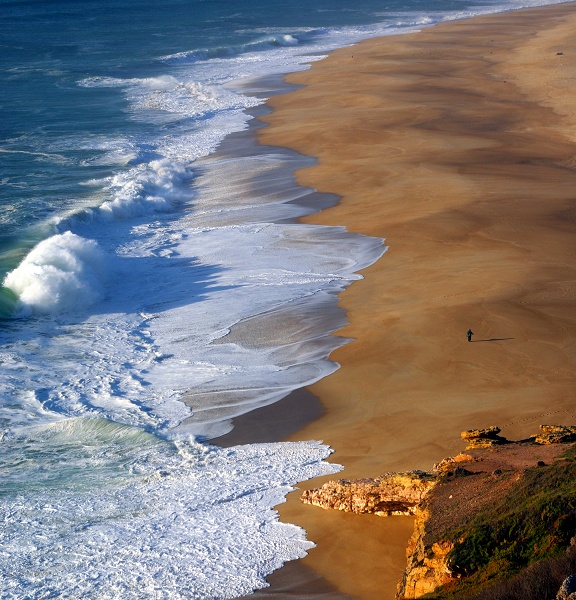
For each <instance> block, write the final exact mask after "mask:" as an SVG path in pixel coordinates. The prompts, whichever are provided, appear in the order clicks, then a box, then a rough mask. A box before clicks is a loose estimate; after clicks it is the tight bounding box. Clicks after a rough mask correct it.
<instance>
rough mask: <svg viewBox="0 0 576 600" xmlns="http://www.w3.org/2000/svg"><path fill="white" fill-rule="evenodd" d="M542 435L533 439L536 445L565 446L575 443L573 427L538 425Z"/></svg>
mask: <svg viewBox="0 0 576 600" xmlns="http://www.w3.org/2000/svg"><path fill="white" fill-rule="evenodd" d="M540 429H541V430H542V433H541V434H540V435H537V436H536V437H535V438H534V442H535V443H536V444H546V445H547V444H566V443H569V442H574V441H576V426H574V425H540Z"/></svg>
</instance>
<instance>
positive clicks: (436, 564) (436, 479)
mask: <svg viewBox="0 0 576 600" xmlns="http://www.w3.org/2000/svg"><path fill="white" fill-rule="evenodd" d="M540 430H541V433H540V434H538V435H534V436H531V437H530V438H528V439H525V440H521V441H517V442H516V441H510V440H507V439H506V438H504V437H502V436H500V435H499V434H500V428H499V427H495V426H493V427H489V428H486V429H471V430H468V431H464V432H462V433H461V437H462V439H464V440H465V441H466V442H467V444H468V446H467V450H470V453H460V454H458V455H457V456H454V457H452V458H447V459H444V460H443V461H441V462H440V463H438V464H437V465H434V469H433V471H432V472H431V473H426V472H423V471H410V472H407V473H387V474H386V475H383V476H381V477H378V478H375V479H356V480H346V479H340V480H338V481H329V482H327V483H325V484H324V485H323V486H322V487H320V488H317V489H313V490H307V491H305V492H304V493H303V494H302V496H301V500H302V502H304V503H306V504H313V505H315V506H319V507H321V508H326V509H328V508H330V509H335V510H342V511H347V512H353V513H357V514H362V513H371V514H376V515H379V516H389V515H414V516H415V517H416V518H415V524H414V533H413V535H412V537H411V539H410V542H409V544H408V548H407V567H406V571H405V573H404V576H403V578H402V581H401V582H400V583H399V585H398V593H397V598H401V599H414V598H420V597H421V596H423V595H424V594H427V593H430V592H433V591H434V590H436V589H437V588H438V587H440V586H443V585H445V584H447V583H450V582H454V581H456V580H457V579H459V576H460V575H459V574H457V573H455V572H452V571H451V569H450V566H449V561H448V555H449V554H450V552H451V551H452V550H453V548H454V544H455V542H453V541H449V540H448V539H447V537H449V536H447V535H446V533H447V532H448V531H450V530H451V529H454V526H455V525H456V524H459V525H465V524H466V523H468V522H470V519H471V517H472V516H473V515H474V513H475V511H478V510H480V509H481V508H482V506H483V505H486V504H489V503H491V502H493V501H494V499H495V498H497V497H499V496H500V497H501V496H503V495H504V494H505V493H506V492H507V490H509V489H510V487H511V486H513V485H514V482H516V481H519V480H520V478H521V477H522V474H523V473H524V472H525V470H526V469H529V468H531V467H536V466H540V465H546V464H550V463H551V462H553V461H555V460H557V459H558V460H563V459H559V458H558V457H559V456H561V454H562V452H563V450H562V449H560V448H554V447H553V446H552V445H555V444H563V443H570V442H575V441H576V426H559V425H541V426H540ZM537 446H540V448H539V449H537V448H536V447H537ZM547 446H550V447H549V448H547ZM543 459H545V460H543ZM503 473H504V474H505V476H504V475H503ZM460 541H461V540H460ZM573 583H574V582H572V581H570V582H567V583H566V586H564V587H566V590H568V584H570V585H572V584H573ZM563 589H564V588H563ZM561 592H562V590H561ZM561 592H559V594H560V593H561ZM562 593H563V592H562ZM570 594H573V595H570ZM557 600H576V592H573V591H570V592H569V593H568V595H566V594H565V595H564V596H560V595H559V596H558V598H557Z"/></svg>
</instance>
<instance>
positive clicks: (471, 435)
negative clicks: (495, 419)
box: [460, 425, 509, 450]
mask: <svg viewBox="0 0 576 600" xmlns="http://www.w3.org/2000/svg"><path fill="white" fill-rule="evenodd" d="M499 433H500V427H496V426H495V425H493V426H492V427H488V428H487V429H469V430H468V431H463V432H462V433H461V434H460V437H461V438H462V439H463V440H466V442H467V443H468V446H467V447H466V450H470V449H472V448H489V447H490V446H496V445H499V444H508V443H509V442H508V440H507V439H506V438H505V437H501V436H500V435H498V434H499Z"/></svg>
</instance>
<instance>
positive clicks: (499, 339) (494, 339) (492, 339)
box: [470, 337, 515, 342]
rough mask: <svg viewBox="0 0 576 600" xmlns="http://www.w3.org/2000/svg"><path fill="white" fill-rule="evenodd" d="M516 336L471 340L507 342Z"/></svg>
mask: <svg viewBox="0 0 576 600" xmlns="http://www.w3.org/2000/svg"><path fill="white" fill-rule="evenodd" d="M513 339H515V338H512V337H510V338H490V339H487V340H470V341H471V342H505V341H506V340H513Z"/></svg>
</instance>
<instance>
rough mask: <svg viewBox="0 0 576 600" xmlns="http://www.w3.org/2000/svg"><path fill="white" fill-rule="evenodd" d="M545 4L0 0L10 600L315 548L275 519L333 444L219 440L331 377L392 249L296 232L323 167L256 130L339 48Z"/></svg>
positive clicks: (4, 549) (195, 584)
mask: <svg viewBox="0 0 576 600" xmlns="http://www.w3.org/2000/svg"><path fill="white" fill-rule="evenodd" d="M543 3H545V2H539V1H538V0H535V1H531V0H529V1H527V2H510V1H495V2H486V1H482V2H480V1H477V2H470V1H468V0H454V1H448V0H437V1H432V0H427V1H424V0H411V1H410V2H400V1H398V0H390V1H389V2H377V1H375V0H356V1H355V2H354V3H351V2H349V1H345V0H330V1H327V0H307V1H306V2H303V1H300V0H291V1H290V2H287V1H280V0H275V1H274V2H264V1H263V0H260V1H257V0H243V1H238V0H220V1H218V2H216V1H214V0H172V1H157V2H138V3H136V2H128V1H126V0H117V1H114V2H112V1H110V0H93V1H88V0H83V1H82V2H80V1H70V0H54V1H51V0H34V1H32V0H29V1H22V2H16V1H6V0H0V47H1V51H0V90H1V91H0V107H1V111H2V118H1V119H0V182H1V183H2V188H1V189H2V193H1V196H0V275H1V277H2V281H3V288H2V289H1V290H0V332H1V333H0V343H1V346H0V424H1V426H2V433H1V434H0V439H1V443H0V477H1V480H2V487H1V488H0V512H1V519H2V522H3V524H4V527H3V529H2V531H1V532H0V536H1V538H2V539H1V543H0V578H1V581H0V589H1V590H2V594H1V595H2V597H3V598H23V597H26V598H48V597H70V598H80V597H82V598H99V599H100V598H118V599H120V598H121V599H126V598H170V599H173V598H202V599H207V598H234V597H236V596H238V595H241V594H246V593H249V592H251V591H253V590H255V589H258V588H260V587H263V586H265V585H266V583H265V577H266V575H268V574H269V573H270V572H272V571H273V570H274V569H276V568H278V567H280V566H281V565H282V564H283V563H284V562H286V561H288V560H292V559H295V558H298V557H301V556H303V555H304V554H305V552H306V550H307V549H309V548H310V547H311V546H312V542H311V541H309V540H307V539H306V535H305V532H303V531H302V530H300V529H298V528H296V527H293V526H291V525H286V524H281V523H279V522H278V520H277V518H276V513H275V512H274V511H273V509H272V507H273V506H275V505H276V504H278V503H279V502H281V501H282V500H283V498H284V496H285V494H286V493H287V492H288V491H289V489H290V488H291V486H293V485H295V484H296V483H298V482H299V481H302V480H304V479H307V478H310V477H313V476H316V475H319V474H325V473H330V472H335V471H337V470H338V466H337V465H333V464H330V463H327V462H324V459H325V458H327V457H328V455H329V454H330V449H328V448H326V447H325V446H323V445H322V444H319V443H317V442H301V443H297V444H285V443H278V444H253V445H246V446H238V447H236V448H231V449H226V450H225V449H220V448H217V447H214V446H211V445H209V443H208V442H209V440H210V439H212V438H214V437H217V436H218V435H220V434H222V433H225V432H227V431H229V430H230V429H231V428H232V427H233V418H234V417H235V416H237V415H240V414H242V413H245V412H248V411H250V410H253V409H254V408H257V407H259V406H263V405H266V404H269V403H272V402H275V401H277V400H279V399H281V398H283V397H285V396H286V395H287V394H288V393H289V392H290V391H291V390H294V389H296V388H299V387H302V386H304V385H307V384H310V383H313V382H314V381H317V380H318V379H320V378H322V377H325V376H326V375H328V374H330V373H331V372H333V371H334V370H335V369H336V368H337V365H335V364H334V363H332V362H331V361H329V360H328V359H327V357H328V355H329V353H330V352H331V350H333V349H334V348H335V347H337V346H339V345H341V344H342V343H345V341H346V340H342V339H339V338H337V337H334V336H330V335H329V334H330V333H333V332H334V331H336V330H337V329H338V328H339V327H341V326H342V325H343V324H344V323H345V316H344V315H343V314H342V312H341V311H339V309H338V308H337V306H336V302H337V300H336V295H337V294H338V292H340V291H341V290H342V289H344V287H346V286H347V285H349V284H350V283H351V282H352V281H354V280H355V279H358V278H359V277H360V276H359V275H357V272H358V271H359V270H360V269H362V268H363V267H365V266H367V265H369V264H371V263H372V262H374V261H375V260H378V259H379V258H380V257H381V256H382V255H383V254H384V251H385V247H384V246H383V241H382V240H379V239H374V238H367V237H363V236H358V235H352V234H349V233H348V232H347V231H346V230H345V229H344V228H339V227H320V226H309V225H301V224H298V223H297V222H296V219H297V217H299V216H302V215H305V214H308V213H309V212H310V211H312V210H314V208H313V207H314V206H317V207H321V206H323V205H325V203H326V202H329V201H334V199H330V198H325V197H321V196H319V195H318V194H315V192H314V190H310V189H306V188H301V187H298V186H297V185H296V184H295V182H294V179H293V176H292V173H293V171H294V169H296V168H300V167H303V166H307V165H310V164H313V158H311V157H302V156H299V155H297V154H295V153H293V152H290V151H286V150H284V149H280V148H268V147H257V146H256V145H255V143H254V141H253V136H251V135H250V134H249V133H246V134H244V135H240V134H239V132H247V131H248V130H249V128H250V126H251V125H252V124H253V123H254V121H253V116H254V115H255V114H256V113H257V112H258V111H259V110H261V105H262V103H263V102H264V100H265V98H266V96H269V95H270V94H272V93H277V92H278V91H280V89H281V84H280V83H279V81H280V80H279V78H278V77H277V76H279V75H281V74H283V73H287V72H292V71H296V70H301V69H306V68H308V66H309V64H310V63H311V62H314V61H317V60H321V59H322V57H323V56H325V54H326V53H327V52H329V51H330V50H332V49H334V48H336V47H341V46H344V45H348V44H352V43H354V42H356V41H359V40H361V39H364V38H367V37H373V36H379V35H389V34H392V33H402V32H405V31H409V30H413V29H415V28H418V27H422V26H427V25H430V24H433V23H436V22H440V21H443V20H450V19H455V18H465V17H468V16H472V15H474V14H481V13H487V12H498V11H503V10H509V9H512V8H519V7H521V6H529V5H538V4H543ZM232 134H234V135H233V136H232V137H230V136H231V135H232ZM223 140H224V142H223ZM382 260H385V256H384V258H382Z"/></svg>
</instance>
